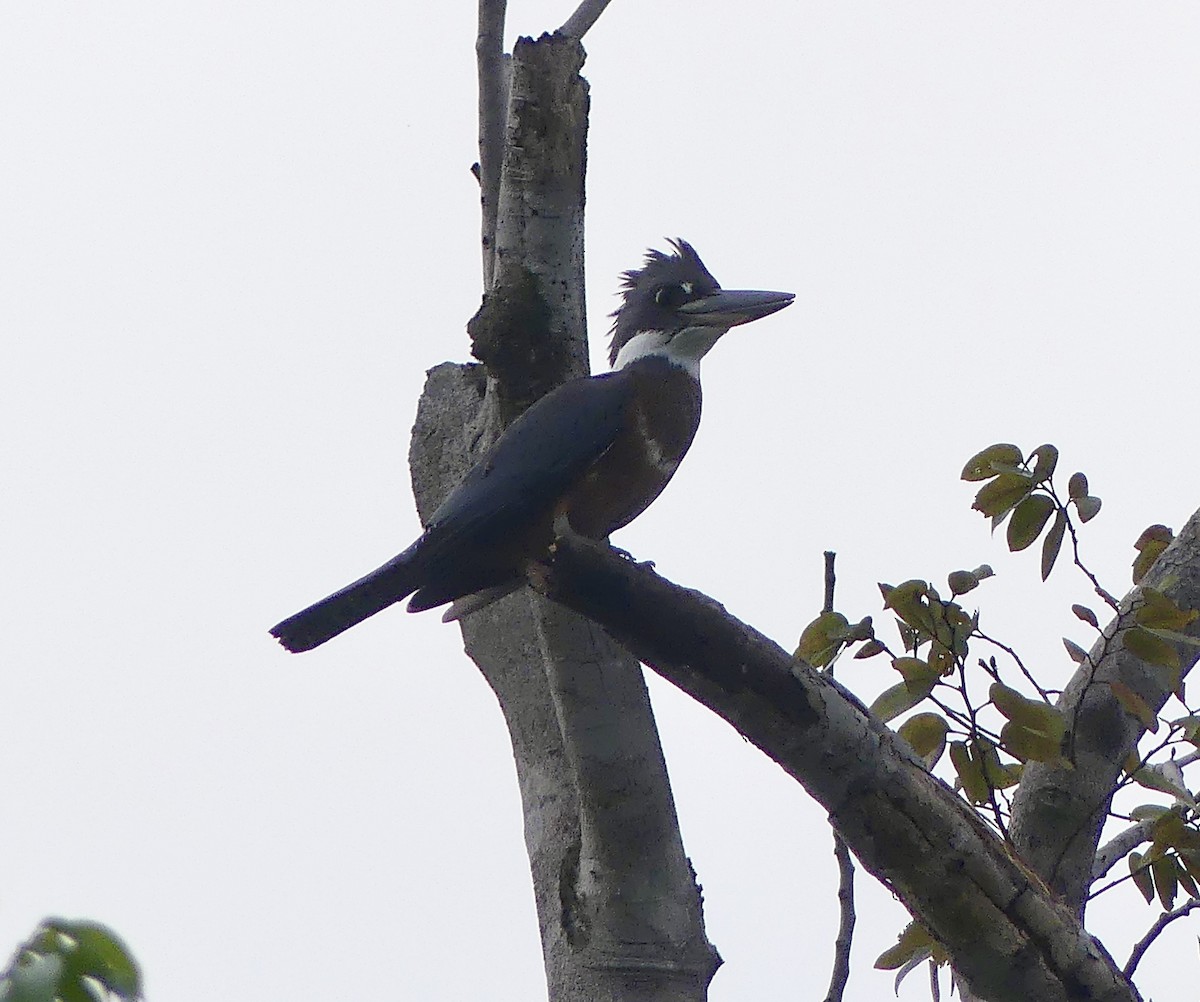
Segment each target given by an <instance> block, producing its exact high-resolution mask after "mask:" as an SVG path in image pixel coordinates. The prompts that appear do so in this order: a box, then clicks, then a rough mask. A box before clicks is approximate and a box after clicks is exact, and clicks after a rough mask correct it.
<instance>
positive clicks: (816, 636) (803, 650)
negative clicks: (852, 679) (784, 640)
mask: <svg viewBox="0 0 1200 1002" xmlns="http://www.w3.org/2000/svg"><path fill="white" fill-rule="evenodd" d="M849 626H850V624H849V622H848V621H847V620H846V617H845V616H843V615H842V614H841V613H840V612H823V613H821V615H819V616H818V617H817V618H816V619H814V620H813V621H812V622H811V623H809V624H808V626H806V627H805V628H804V632H803V633H801V634H800V643H799V646H797V647H796V654H795V656H796V657H798V658H800V659H801V660H803V661H807V662H808V663H809V664H810V665H812V666H813V667H814V668H824V667H825V666H826V665H828V664H829V663H830V662H831V661H832V660H833V659H834V658H835V657H837V655H838V653H839V652H840V651H841V649H842V647H843V646H845V643H846V633H847V630H848V628H849Z"/></svg>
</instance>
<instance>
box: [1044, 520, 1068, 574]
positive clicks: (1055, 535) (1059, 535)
mask: <svg viewBox="0 0 1200 1002" xmlns="http://www.w3.org/2000/svg"><path fill="white" fill-rule="evenodd" d="M1066 531H1067V513H1066V512H1065V511H1063V510H1062V509H1061V508H1060V509H1059V510H1058V513H1057V514H1056V515H1055V516H1054V523H1053V524H1052V525H1051V526H1050V531H1049V532H1048V533H1046V538H1045V539H1044V540H1042V580H1043V581H1045V580H1046V578H1048V577H1049V576H1050V572H1051V571H1052V570H1054V561H1056V560H1057V559H1058V553H1059V551H1060V550H1061V549H1062V543H1063V533H1065V532H1066Z"/></svg>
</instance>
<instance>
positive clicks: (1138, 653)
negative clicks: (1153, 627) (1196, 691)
mask: <svg viewBox="0 0 1200 1002" xmlns="http://www.w3.org/2000/svg"><path fill="white" fill-rule="evenodd" d="M1124 641H1125V649H1126V650H1127V651H1129V653H1130V654H1132V655H1133V656H1134V657H1135V658H1139V659H1141V660H1142V661H1145V662H1146V663H1147V664H1151V665H1158V666H1159V667H1160V668H1166V669H1167V670H1168V671H1172V672H1178V671H1179V665H1180V662H1179V652H1178V651H1177V650H1175V648H1174V647H1172V646H1171V645H1170V644H1168V643H1167V642H1166V641H1165V640H1163V639H1161V638H1159V637H1156V636H1155V635H1154V634H1153V633H1151V632H1150V631H1149V630H1147V629H1144V628H1143V627H1141V626H1131V627H1129V629H1127V630H1126V631H1125V634H1124Z"/></svg>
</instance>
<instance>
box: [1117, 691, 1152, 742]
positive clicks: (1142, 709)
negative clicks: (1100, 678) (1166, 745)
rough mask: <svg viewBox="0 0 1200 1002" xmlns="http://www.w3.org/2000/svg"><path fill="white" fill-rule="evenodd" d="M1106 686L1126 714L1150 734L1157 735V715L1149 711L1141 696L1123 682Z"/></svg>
mask: <svg viewBox="0 0 1200 1002" xmlns="http://www.w3.org/2000/svg"><path fill="white" fill-rule="evenodd" d="M1108 685H1109V688H1110V689H1112V694H1113V695H1114V696H1116V697H1117V702H1118V703H1120V704H1121V706H1122V707H1123V708H1124V709H1125V712H1126V713H1128V714H1129V715H1130V716H1131V717H1133V718H1134V719H1135V720H1137V722H1138V723H1140V724H1141V725H1142V726H1143V727H1144V728H1146V730H1148V731H1149V732H1150V733H1151V734H1157V733H1158V714H1157V713H1155V712H1154V711H1153V710H1152V709H1150V707H1149V706H1148V705H1147V704H1146V701H1145V700H1144V699H1142V697H1141V696H1139V695H1138V694H1137V693H1136V692H1134V691H1133V690H1132V689H1131V688H1129V686H1127V685H1126V684H1125V683H1124V682H1117V681H1113V682H1110V683H1109V684H1108Z"/></svg>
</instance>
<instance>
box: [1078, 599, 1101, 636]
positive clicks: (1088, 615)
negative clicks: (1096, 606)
mask: <svg viewBox="0 0 1200 1002" xmlns="http://www.w3.org/2000/svg"><path fill="white" fill-rule="evenodd" d="M1071 611H1072V612H1073V613H1075V618H1076V619H1082V620H1083V621H1084V622H1085V623H1087V624H1088V626H1090V627H1092V628H1093V629H1096V630H1098V629H1100V620H1098V619H1097V618H1096V614H1095V613H1094V612H1092V610H1091V609H1089V608H1088V607H1087V606H1086V605H1073V606H1071Z"/></svg>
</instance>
